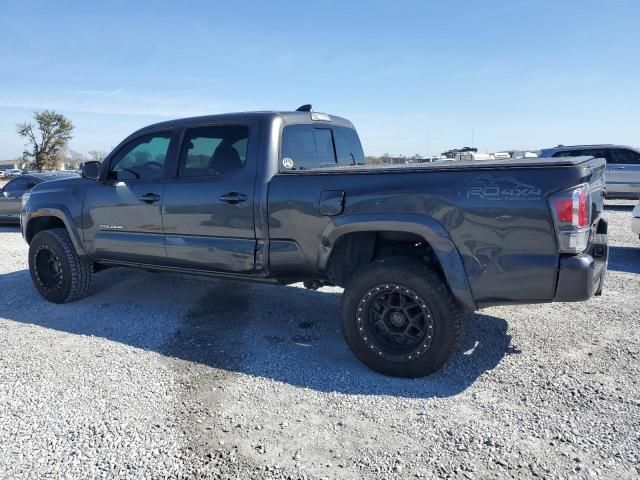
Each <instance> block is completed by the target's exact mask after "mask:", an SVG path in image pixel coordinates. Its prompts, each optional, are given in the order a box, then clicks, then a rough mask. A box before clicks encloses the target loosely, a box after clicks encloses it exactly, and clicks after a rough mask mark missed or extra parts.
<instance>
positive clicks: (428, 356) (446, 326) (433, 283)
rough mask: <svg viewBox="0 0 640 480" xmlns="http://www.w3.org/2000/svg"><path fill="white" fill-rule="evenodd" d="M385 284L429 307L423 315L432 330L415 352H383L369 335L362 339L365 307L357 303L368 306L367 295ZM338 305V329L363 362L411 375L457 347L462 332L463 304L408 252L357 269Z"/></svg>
mask: <svg viewBox="0 0 640 480" xmlns="http://www.w3.org/2000/svg"><path fill="white" fill-rule="evenodd" d="M385 287H386V288H389V287H391V289H394V288H399V289H400V290H401V291H406V292H407V294H408V295H410V296H414V294H415V297H416V299H418V298H419V299H420V303H421V304H423V303H424V304H423V305H420V306H426V309H425V311H426V312H430V315H426V314H425V317H426V316H429V322H430V323H429V324H428V325H429V327H428V328H429V332H433V333H432V336H430V337H429V340H424V342H425V345H419V346H418V348H420V349H421V350H419V351H418V352H417V354H407V355H404V354H402V355H398V354H394V352H392V351H391V349H388V350H387V352H385V351H384V347H380V344H379V343H378V344H376V343H375V342H372V338H373V336H372V337H370V338H366V340H365V337H366V328H365V333H363V332H362V330H361V329H362V327H363V323H362V321H363V318H362V317H363V316H365V315H364V313H365V312H363V311H362V310H359V309H365V310H366V309H367V308H373V307H367V302H368V300H367V298H368V297H369V296H370V295H371V293H373V294H374V295H375V293H376V289H377V288H381V289H383V290H384V289H385ZM409 292H410V293H409ZM374 298H375V297H374ZM341 309H342V331H343V334H344V336H345V338H346V340H347V344H348V345H349V348H351V351H352V352H353V353H354V354H355V355H356V357H358V358H359V359H360V360H361V361H362V362H363V363H364V364H365V365H366V366H367V367H369V368H371V369H372V370H375V371H377V372H380V373H383V374H385V375H391V376H395V377H407V378H416V377H423V376H426V375H429V374H430V373H433V372H435V371H436V370H438V369H440V368H441V367H442V366H443V365H444V364H445V363H446V361H447V360H448V359H449V358H450V357H451V356H452V355H453V354H454V353H455V352H456V349H457V346H458V342H459V341H460V336H461V334H462V323H463V318H462V309H461V308H460V307H459V306H458V304H457V303H456V301H455V300H454V298H453V296H452V295H451V292H450V291H449V289H448V287H447V285H446V283H445V282H444V281H443V279H442V278H441V277H440V275H438V274H437V273H436V272H434V271H433V270H431V269H430V268H429V267H428V266H426V265H424V264H422V263H420V262H419V261H417V260H414V259H410V258H404V257H389V258H384V259H381V260H377V261H375V262H372V263H371V264H369V265H368V266H366V267H364V268H363V269H362V270H360V271H359V272H357V273H356V274H355V275H354V276H353V277H352V279H351V280H350V282H349V284H348V285H347V287H346V289H345V291H344V294H343V297H342V306H341ZM424 338H425V339H426V336H425V337H424ZM421 342H422V341H421ZM429 342H430V343H429ZM427 343H428V346H427ZM396 353H397V352H396ZM385 357H387V358H385ZM390 359H392V360H390Z"/></svg>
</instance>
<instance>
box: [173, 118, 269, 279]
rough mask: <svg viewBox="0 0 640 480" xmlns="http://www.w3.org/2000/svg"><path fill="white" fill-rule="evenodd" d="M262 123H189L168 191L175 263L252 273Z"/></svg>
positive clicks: (177, 264)
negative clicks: (260, 127)
mask: <svg viewBox="0 0 640 480" xmlns="http://www.w3.org/2000/svg"><path fill="white" fill-rule="evenodd" d="M258 128H259V123H257V122H255V123H251V122H249V123H246V124H234V125H228V124H225V125H210V126H203V127H193V128H187V129H186V130H185V132H184V134H183V140H182V145H181V147H180V155H179V162H178V169H177V172H176V175H175V178H173V179H169V180H168V181H167V185H166V188H165V191H164V202H163V205H162V209H163V222H164V230H165V242H166V243H165V245H166V250H167V259H168V262H169V263H170V264H173V265H175V266H180V267H188V268H195V269H200V270H208V271H217V272H231V273H244V274H247V273H252V272H253V271H254V255H255V249H256V235H255V228H254V212H253V207H254V201H253V195H254V183H255V179H256V168H257V156H258V154H257V152H258Z"/></svg>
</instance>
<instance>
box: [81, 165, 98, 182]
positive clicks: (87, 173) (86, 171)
mask: <svg viewBox="0 0 640 480" xmlns="http://www.w3.org/2000/svg"><path fill="white" fill-rule="evenodd" d="M99 177H100V162H97V161H90V162H84V164H83V165H82V178H87V179H89V180H98V178H99Z"/></svg>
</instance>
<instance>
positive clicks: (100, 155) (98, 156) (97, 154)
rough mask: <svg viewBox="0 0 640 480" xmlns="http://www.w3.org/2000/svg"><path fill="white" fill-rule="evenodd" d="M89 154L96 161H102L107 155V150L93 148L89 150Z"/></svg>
mask: <svg viewBox="0 0 640 480" xmlns="http://www.w3.org/2000/svg"><path fill="white" fill-rule="evenodd" d="M89 156H90V157H91V160H93V161H95V162H101V161H103V160H104V159H105V157H106V156H107V152H103V151H101V150H91V151H90V152H89Z"/></svg>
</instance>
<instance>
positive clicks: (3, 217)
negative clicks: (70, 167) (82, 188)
mask: <svg viewBox="0 0 640 480" xmlns="http://www.w3.org/2000/svg"><path fill="white" fill-rule="evenodd" d="M69 176H75V177H77V176H78V175H65V174H58V173H56V174H50V173H30V174H27V175H20V176H19V177H16V178H14V179H13V180H11V181H9V182H8V183H7V184H6V185H5V186H4V187H2V188H0V222H2V223H19V222H20V206H21V205H20V204H21V202H22V197H23V195H24V194H25V193H27V192H29V191H31V189H32V188H33V187H35V186H36V185H38V184H39V183H42V182H46V181H49V180H56V179H61V178H67V177H69Z"/></svg>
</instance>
